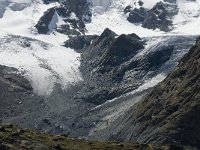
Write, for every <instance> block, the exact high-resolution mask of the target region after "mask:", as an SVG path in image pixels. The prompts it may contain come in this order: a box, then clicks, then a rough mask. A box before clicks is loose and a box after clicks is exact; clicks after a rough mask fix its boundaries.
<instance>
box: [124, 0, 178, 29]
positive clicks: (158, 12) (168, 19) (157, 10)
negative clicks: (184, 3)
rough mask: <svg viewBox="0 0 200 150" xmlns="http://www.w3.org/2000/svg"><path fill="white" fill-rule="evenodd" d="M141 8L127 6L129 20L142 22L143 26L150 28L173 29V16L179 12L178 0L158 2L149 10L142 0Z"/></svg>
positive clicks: (126, 11)
mask: <svg viewBox="0 0 200 150" xmlns="http://www.w3.org/2000/svg"><path fill="white" fill-rule="evenodd" d="M139 6H140V7H139V8H134V9H133V8H132V7H131V6H127V7H126V8H125V10H124V12H125V13H128V18H127V20H128V21H129V22H131V23H141V24H142V27H144V28H148V29H153V30H155V29H160V30H161V31H165V32H168V31H170V30H172V29H173V22H172V18H173V17H174V16H175V15H177V14H178V11H179V10H178V7H177V4H176V0H165V1H164V2H158V3H157V4H156V5H155V6H154V7H153V8H152V9H150V10H147V9H145V8H144V7H143V5H142V1H140V5H139Z"/></svg>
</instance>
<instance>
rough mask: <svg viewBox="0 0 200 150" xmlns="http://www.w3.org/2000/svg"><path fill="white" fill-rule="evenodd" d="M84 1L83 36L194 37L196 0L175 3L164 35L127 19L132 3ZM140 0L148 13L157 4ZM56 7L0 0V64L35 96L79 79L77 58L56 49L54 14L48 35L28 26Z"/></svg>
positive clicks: (199, 0) (35, 0)
mask: <svg viewBox="0 0 200 150" xmlns="http://www.w3.org/2000/svg"><path fill="white" fill-rule="evenodd" d="M88 1H89V2H91V3H92V11H93V18H92V22H91V23H88V24H86V28H87V30H88V32H87V34H98V35H99V34H101V33H102V31H103V30H104V29H105V28H110V29H111V30H113V31H114V32H116V33H117V34H129V33H136V34H138V35H139V36H140V37H154V36H167V35H177V34H178V35H198V34H200V28H199V26H200V0H196V1H186V0H178V1H177V3H178V7H179V9H180V12H179V14H178V15H177V16H175V18H174V20H173V22H174V25H175V29H174V30H172V31H171V32H169V33H165V32H162V31H160V30H149V29H145V28H142V27H141V25H134V24H132V23H129V22H128V21H127V19H126V17H127V16H126V15H125V14H124V13H123V11H124V8H125V7H126V6H127V5H131V6H133V7H138V6H137V2H138V0H88ZM143 1H144V7H145V8H147V9H151V8H152V7H153V6H154V5H155V4H156V3H157V2H158V1H160V0H151V1H149V0H143ZM135 2H136V3H135ZM135 4H136V5H135ZM59 5H60V4H59V3H51V4H48V5H45V4H43V3H42V0H0V28H1V31H0V40H1V41H0V44H1V45H0V64H2V65H7V66H10V67H15V68H17V69H19V71H20V73H22V74H23V75H24V76H26V77H27V79H29V81H31V83H32V86H33V88H34V91H35V93H37V94H39V95H49V94H50V93H51V92H52V91H53V87H54V85H55V84H60V85H61V86H62V88H63V89H65V88H67V87H68V86H69V85H71V84H75V83H76V82H78V81H80V80H81V74H80V72H79V69H78V68H79V65H80V61H79V57H80V54H78V53H76V52H75V51H74V50H72V49H69V48H65V47H63V46H61V45H62V44H63V42H64V41H66V40H67V39H68V37H67V36H66V35H63V34H60V33H57V32H55V31H54V27H55V26H56V25H61V24H62V23H63V22H62V20H61V19H60V18H59V17H58V15H57V14H55V15H54V17H53V19H52V21H51V23H50V25H49V28H50V32H49V34H48V35H39V34H37V32H36V29H35V27H34V26H35V25H36V23H37V21H38V20H39V18H40V17H41V16H42V14H43V13H44V12H45V11H46V10H47V9H49V8H51V7H54V6H59ZM74 17H76V16H74ZM23 44H25V46H24V45H23Z"/></svg>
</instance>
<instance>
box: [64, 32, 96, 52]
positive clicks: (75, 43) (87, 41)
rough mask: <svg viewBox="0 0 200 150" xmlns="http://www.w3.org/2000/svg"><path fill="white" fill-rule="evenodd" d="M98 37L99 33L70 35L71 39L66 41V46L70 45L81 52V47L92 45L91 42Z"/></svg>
mask: <svg viewBox="0 0 200 150" xmlns="http://www.w3.org/2000/svg"><path fill="white" fill-rule="evenodd" d="M97 37H98V36H97V35H81V36H76V37H70V39H69V40H68V41H66V42H65V43H64V46H65V47H70V48H72V49H75V50H76V51H78V52H81V49H83V48H86V47H88V46H90V45H91V42H92V41H93V40H95V39H96V38H97ZM79 50H80V51H79Z"/></svg>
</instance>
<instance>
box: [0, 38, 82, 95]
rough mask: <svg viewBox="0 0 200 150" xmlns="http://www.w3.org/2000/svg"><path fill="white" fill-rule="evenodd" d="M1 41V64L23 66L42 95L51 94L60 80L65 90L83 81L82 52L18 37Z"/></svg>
mask: <svg viewBox="0 0 200 150" xmlns="http://www.w3.org/2000/svg"><path fill="white" fill-rule="evenodd" d="M0 40H1V41H0V64H2V65H6V66H9V67H14V68H17V69H19V71H20V73H21V74H23V75H24V76H25V77H26V78H27V79H28V80H29V81H31V84H32V86H33V88H34V91H35V93H37V94H39V95H49V94H50V93H51V92H52V91H53V88H54V85H55V84H56V83H58V84H59V85H61V86H62V88H63V90H64V89H66V88H67V87H68V86H69V85H72V84H75V83H76V82H78V81H80V80H81V75H80V73H79V70H78V67H79V65H80V62H79V57H80V55H79V54H77V53H75V52H74V51H73V50H72V49H69V48H64V47H62V46H54V45H46V44H45V43H42V42H39V41H32V40H27V39H22V38H15V37H4V38H0Z"/></svg>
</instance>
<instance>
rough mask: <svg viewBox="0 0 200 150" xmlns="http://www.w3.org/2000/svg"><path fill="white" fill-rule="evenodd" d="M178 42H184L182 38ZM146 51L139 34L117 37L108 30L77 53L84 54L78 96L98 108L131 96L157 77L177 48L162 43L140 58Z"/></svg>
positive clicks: (74, 40)
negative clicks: (81, 85) (131, 93)
mask: <svg viewBox="0 0 200 150" xmlns="http://www.w3.org/2000/svg"><path fill="white" fill-rule="evenodd" d="M83 37H84V36H82V37H81V38H83ZM85 38H87V36H85V37H84V39H85ZM175 40H176V41H178V42H180V41H182V40H183V41H184V39H179V38H177V39H175ZM179 40H180V41H179ZM171 42H172V41H171ZM173 42H174V41H173ZM66 43H67V45H68V46H70V44H71V43H77V38H72V39H71V40H69V41H67V42H66ZM83 43H84V42H83ZM167 43H168V42H167ZM72 47H73V44H72ZM82 47H83V45H82V46H81V48H82ZM144 48H145V42H144V40H142V39H141V38H140V37H138V36H137V35H136V34H129V35H120V36H119V37H116V34H115V33H114V32H112V31H111V30H109V29H105V31H104V32H103V33H102V34H101V35H100V36H99V37H98V38H96V39H95V40H93V42H92V43H91V45H89V46H86V47H85V48H83V49H79V50H77V51H78V52H82V55H81V67H80V70H81V72H82V75H83V78H84V83H83V85H84V86H83V88H82V89H81V90H80V91H79V92H78V93H77V95H76V96H75V97H76V98H77V99H82V100H85V101H87V102H90V103H94V104H95V105H99V104H102V103H104V102H105V101H107V100H110V99H113V98H115V97H118V96H120V95H122V94H125V93H128V92H130V91H132V90H134V89H136V88H138V87H139V86H140V85H141V84H143V83H144V81H145V79H148V78H151V77H152V76H154V75H155V74H156V71H158V68H159V67H160V66H162V65H163V64H164V63H165V62H167V61H168V60H169V59H170V57H171V56H172V54H173V51H174V49H175V47H174V45H173V44H164V45H162V44H160V46H156V47H152V49H150V50H149V51H148V52H147V53H145V54H144V55H145V56H144V57H139V56H137V54H138V53H139V52H140V51H142V50H144Z"/></svg>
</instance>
